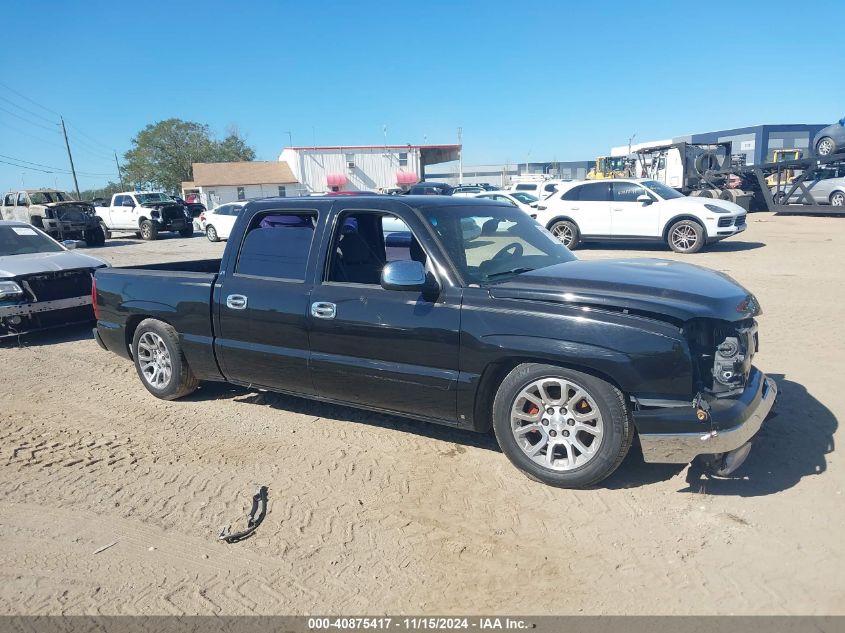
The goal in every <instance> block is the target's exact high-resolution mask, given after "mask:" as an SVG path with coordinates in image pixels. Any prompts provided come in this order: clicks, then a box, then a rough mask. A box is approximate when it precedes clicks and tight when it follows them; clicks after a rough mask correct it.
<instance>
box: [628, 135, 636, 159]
mask: <svg viewBox="0 0 845 633" xmlns="http://www.w3.org/2000/svg"><path fill="white" fill-rule="evenodd" d="M635 138H637V133H636V132H634V133H633V134H632V135H631V138H629V139H628V155H629V156H630V154H631V143H633V142H634V139H635Z"/></svg>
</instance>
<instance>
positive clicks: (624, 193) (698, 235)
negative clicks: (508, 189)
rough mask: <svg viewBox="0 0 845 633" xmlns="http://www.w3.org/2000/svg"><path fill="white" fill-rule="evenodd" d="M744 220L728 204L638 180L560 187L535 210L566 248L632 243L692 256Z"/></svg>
mask: <svg viewBox="0 0 845 633" xmlns="http://www.w3.org/2000/svg"><path fill="white" fill-rule="evenodd" d="M745 215H746V212H745V209H743V208H742V207H741V206H739V205H738V204H734V203H733V202H728V201H726V200H714V199H711V198H688V197H686V196H684V195H683V194H680V193H678V192H677V191H675V190H674V189H672V188H671V187H668V186H666V185H664V184H662V183H659V182H657V181H654V180H646V179H642V178H614V179H611V180H595V181H578V182H570V183H566V184H565V185H563V186H561V188H560V189H559V190H558V191H556V192H555V193H554V194H552V195H551V196H550V197H548V198H546V199H545V200H542V201H541V202H540V203H539V204H538V206H537V221H538V222H540V223H541V224H542V225H543V226H545V227H546V228H547V229H549V231H551V232H552V234H554V235H555V236H556V237H557V238H558V239H559V240H560V241H562V242H563V243H564V244H565V245H566V246H567V247H568V248H570V249H574V248H577V247H578V245H579V244H580V243H582V242H586V241H600V240H626V241H631V240H636V241H664V242H666V243H667V244H668V245H669V247H670V248H671V249H672V250H673V251H675V252H677V253H697V252H698V251H700V250H701V249H702V248H703V247H704V245H705V244H710V243H713V242H717V241H719V240H723V239H725V238H726V237H730V236H731V235H736V234H737V233H741V232H742V231H744V230H745Z"/></svg>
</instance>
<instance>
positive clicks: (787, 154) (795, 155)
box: [766, 149, 801, 187]
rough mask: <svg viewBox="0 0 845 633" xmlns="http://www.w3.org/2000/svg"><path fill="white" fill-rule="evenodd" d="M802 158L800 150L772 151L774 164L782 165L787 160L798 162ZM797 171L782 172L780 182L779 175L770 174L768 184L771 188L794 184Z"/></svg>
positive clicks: (767, 179)
mask: <svg viewBox="0 0 845 633" xmlns="http://www.w3.org/2000/svg"><path fill="white" fill-rule="evenodd" d="M799 158H801V150H800V149H776V150H774V151H772V160H771V162H772V163H782V162H784V161H787V160H798V159H799ZM796 175H797V174H796V173H795V170H793V169H785V170H783V171H782V172H780V181H778V173H773V174H770V175H769V176H768V177H767V178H766V184H767V185H768V186H769V187H781V186H783V185H788V184H792V181H793V180H795V176H796Z"/></svg>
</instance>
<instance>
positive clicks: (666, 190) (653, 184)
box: [642, 180, 684, 200]
mask: <svg viewBox="0 0 845 633" xmlns="http://www.w3.org/2000/svg"><path fill="white" fill-rule="evenodd" d="M642 184H643V186H645V187H647V188H649V189H651V190H652V191H653V192H654V193H656V194H657V195H658V196H660V197H661V198H663V199H664V200H672V199H673V198H683V197H684V194H682V193H678V192H677V191H675V190H674V189H672V187H669V186H667V185H664V184H663V183H662V182H657V181H656V180H645V181H643V183H642Z"/></svg>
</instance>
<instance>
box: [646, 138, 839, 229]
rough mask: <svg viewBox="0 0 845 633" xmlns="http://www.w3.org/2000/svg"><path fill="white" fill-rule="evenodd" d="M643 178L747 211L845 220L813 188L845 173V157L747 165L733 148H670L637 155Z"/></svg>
mask: <svg viewBox="0 0 845 633" xmlns="http://www.w3.org/2000/svg"><path fill="white" fill-rule="evenodd" d="M635 166H636V171H637V173H638V174H639V175H641V176H642V177H645V178H650V179H652V180H657V181H658V182H662V183H664V184H666V185H669V186H670V187H672V188H674V189H677V190H678V191H680V192H681V193H683V194H685V195H688V196H700V197H704V198H720V199H722V200H729V201H731V202H735V203H737V204H739V205H741V206H743V207H744V208H746V209H748V210H749V211H775V212H778V213H784V214H786V213H789V214H804V215H834V214H836V215H839V214H842V215H845V206H836V205H835V204H823V203H821V202H819V201H818V200H817V199H816V198H817V196H814V195H813V194H812V193H811V189H812V187H813V186H814V185H815V184H816V183H818V181H819V180H820V179H821V178H823V177H824V176H825V175H829V174H830V173H831V170H840V169H842V170H845V153H839V154H833V155H829V156H813V157H807V158H797V159H794V160H777V161H775V162H770V163H763V164H761V165H745V164H744V160H742V159H741V158H740V157H738V156H733V155H732V154H731V144H730V143H728V142H725V143H683V142H682V143H671V144H668V145H660V146H655V147H647V148H640V149H638V150H637V158H636V161H635Z"/></svg>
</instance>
